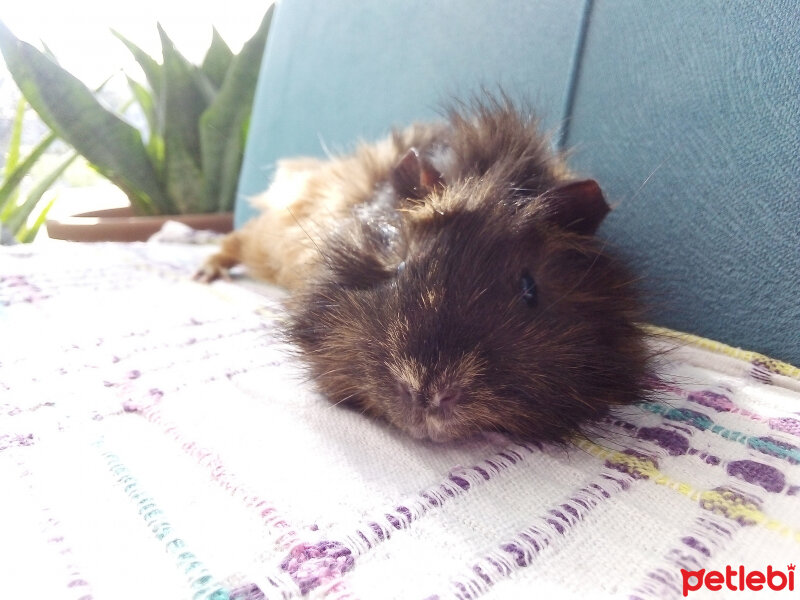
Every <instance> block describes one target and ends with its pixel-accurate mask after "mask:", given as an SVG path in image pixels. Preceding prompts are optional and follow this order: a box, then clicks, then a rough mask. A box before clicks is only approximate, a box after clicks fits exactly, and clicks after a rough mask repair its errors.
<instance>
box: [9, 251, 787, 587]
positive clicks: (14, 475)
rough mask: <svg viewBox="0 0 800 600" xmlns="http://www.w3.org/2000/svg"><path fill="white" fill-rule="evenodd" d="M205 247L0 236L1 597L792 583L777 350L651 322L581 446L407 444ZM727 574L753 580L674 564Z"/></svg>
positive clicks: (783, 379) (783, 400) (783, 382)
mask: <svg viewBox="0 0 800 600" xmlns="http://www.w3.org/2000/svg"><path fill="white" fill-rule="evenodd" d="M209 251H210V249H209V248H207V247H198V246H191V245H183V244H166V243H162V244H158V243H150V244H133V245H124V244H104V245H78V244H73V245H70V244H53V245H42V246H39V247H14V248H10V249H3V250H2V252H1V253H0V332H1V333H0V340H1V341H2V343H0V486H2V488H1V489H2V493H0V574H2V576H0V584H1V585H2V588H0V589H2V590H3V597H7V598H48V599H60V598H68V599H76V600H77V599H89V598H96V599H102V598H111V599H113V600H120V599H126V598H130V599H134V598H136V599H140V598H150V599H161V598H164V599H181V598H193V599H198V600H199V599H204V598H209V599H215V600H218V599H223V598H238V599H256V598H263V597H266V598H290V597H299V596H302V595H306V596H308V597H313V598H322V597H325V598H360V599H362V600H373V599H380V598H420V599H422V598H441V599H444V598H478V597H483V598H528V597H541V598H562V597H579V598H582V599H586V598H603V597H624V598H641V599H656V598H659V599H660V598H681V597H683V593H684V592H687V593H688V596H689V597H696V598H702V597H711V598H723V597H728V596H731V597H735V598H744V597H756V598H758V597H761V596H762V595H765V596H769V595H770V594H775V597H787V598H789V597H796V595H797V593H798V591H797V590H800V578H798V582H797V584H795V580H794V570H793V569H789V565H790V564H791V565H795V564H797V563H798V561H800V378H798V371H797V370H796V369H794V368H793V367H790V366H789V365H784V364H780V363H776V362H774V361H770V360H769V359H767V358H766V357H762V356H759V355H754V354H751V353H743V352H741V351H735V350H732V349H729V348H727V347H724V346H722V345H719V344H715V343H713V342H709V341H707V340H699V339H695V338H691V337H687V336H682V335H679V334H675V335H672V334H669V332H664V331H653V332H652V333H653V338H652V343H653V344H654V345H655V346H658V347H660V348H671V347H673V346H674V347H675V348H674V349H673V350H671V351H670V352H667V353H666V354H664V355H663V358H662V359H661V364H660V366H659V368H660V377H659V379H658V381H657V382H656V383H655V385H656V386H657V388H658V391H657V393H656V394H655V397H654V400H653V402H652V403H650V404H646V405H641V406H632V407H626V408H624V409H620V410H618V411H617V412H615V413H614V414H613V415H612V416H611V417H609V418H608V419H606V420H605V421H604V422H602V423H598V424H597V426H596V427H595V428H594V432H593V435H592V436H591V439H590V440H575V443H574V444H573V445H572V446H571V447H570V448H567V449H558V448H549V447H540V446H538V445H535V444H526V445H519V444H514V443H511V442H509V441H507V440H504V439H502V438H498V437H487V438H486V439H477V440H471V441H469V442H462V443H454V444H445V445H440V444H434V443H420V442H418V441H414V440H412V439H409V438H408V437H406V436H404V435H402V434H401V433H399V432H397V431H395V430H394V429H392V428H390V427H387V426H385V425H383V424H381V423H378V422H374V421H371V420H368V419H366V418H365V417H363V416H361V415H359V414H357V413H355V412H353V411H349V410H345V409H341V408H336V407H332V406H330V405H329V403H327V402H326V401H325V399H324V398H321V397H320V396H319V395H318V394H316V393H315V392H314V391H313V387H312V385H311V384H310V383H309V382H307V381H305V380H304V376H303V372H302V370H301V369H300V368H299V366H298V365H297V364H296V363H294V362H293V360H292V359H291V358H290V355H289V353H288V352H287V350H288V349H287V348H285V347H284V346H282V343H281V342H280V336H279V335H278V334H279V327H280V318H281V315H282V311H281V305H280V297H281V293H280V292H279V291H278V290H274V289H271V288H268V287H266V286H261V285H257V284H254V283H253V282H251V281H248V280H239V281H238V282H234V283H227V282H218V283H215V284H213V285H210V286H205V285H201V284H196V283H193V282H192V281H191V280H190V277H189V276H190V275H191V273H192V272H193V270H194V269H195V267H196V266H197V265H198V264H199V263H200V261H201V259H202V257H203V256H204V255H205V254H206V253H208V252H209ZM728 567H730V568H731V569H732V571H731V572H732V573H733V575H730V574H728V582H727V583H729V584H730V585H733V586H738V585H740V583H741V585H742V586H744V583H745V582H744V581H743V580H744V579H749V578H746V577H745V576H744V574H743V573H745V572H746V573H751V572H753V571H759V572H761V573H763V574H767V575H769V573H772V575H771V577H772V579H771V580H769V581H768V582H767V583H763V585H762V587H764V588H765V589H764V590H762V591H761V592H759V591H755V588H753V587H751V588H748V590H745V591H744V592H742V591H738V588H735V589H737V591H731V587H726V583H725V582H723V583H722V584H721V586H722V588H721V590H720V591H712V590H713V589H714V587H713V586H714V585H716V584H715V581H716V580H715V579H713V578H706V579H705V580H701V579H698V578H697V577H696V576H691V577H688V579H687V576H686V575H684V573H682V569H683V570H684V571H685V572H688V571H693V572H697V571H700V570H701V569H705V571H704V572H703V573H708V572H712V571H719V572H720V573H721V574H722V576H723V577H725V576H726V568H728ZM740 567H742V568H743V571H741V572H740ZM768 569H771V570H769V571H768ZM778 571H779V572H780V576H779V575H778V574H777V572H778ZM700 577H701V578H702V577H703V575H702V574H701V575H700ZM781 577H782V578H783V579H781ZM740 580H742V581H740ZM752 581H753V582H756V583H754V585H757V581H758V578H757V577H756V578H754V579H753V580H752ZM781 581H783V582H784V588H783V590H782V591H778V592H771V591H770V590H769V589H767V588H768V586H769V585H770V583H771V584H774V586H776V587H779V584H780V583H781ZM790 587H794V591H790ZM748 594H751V595H752V596H748ZM770 597H772V596H770Z"/></svg>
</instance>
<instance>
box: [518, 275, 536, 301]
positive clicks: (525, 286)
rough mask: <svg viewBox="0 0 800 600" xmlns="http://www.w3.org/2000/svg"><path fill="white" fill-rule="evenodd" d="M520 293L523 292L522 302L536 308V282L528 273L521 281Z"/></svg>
mask: <svg viewBox="0 0 800 600" xmlns="http://www.w3.org/2000/svg"><path fill="white" fill-rule="evenodd" d="M519 286H520V291H521V292H522V300H523V301H524V302H525V304H527V305H528V306H536V299H537V295H538V294H537V292H536V282H535V281H534V280H533V277H531V275H530V273H528V272H527V271H526V272H525V273H523V274H522V277H521V278H520V280H519Z"/></svg>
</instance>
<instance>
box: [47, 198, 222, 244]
mask: <svg viewBox="0 0 800 600" xmlns="http://www.w3.org/2000/svg"><path fill="white" fill-rule="evenodd" d="M167 221H178V222H179V223H183V224H184V225H188V226H189V227H192V228H193V229H201V230H211V231H216V232H218V233H228V232H230V231H232V230H233V213H232V212H225V213H203V214H185V215H146V216H137V215H135V214H134V213H133V210H132V209H131V207H130V206H125V207H122V208H107V209H102V210H93V211H89V212H83V213H78V214H76V215H73V216H69V217H64V218H59V219H48V220H47V234H48V236H49V237H50V238H52V239H57V240H69V241H76V242H137V241H146V240H147V239H148V238H149V237H150V236H151V235H153V234H154V233H157V232H158V231H160V230H161V227H162V226H163V225H164V223H166V222H167Z"/></svg>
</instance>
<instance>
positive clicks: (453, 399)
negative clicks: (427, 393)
mask: <svg viewBox="0 0 800 600" xmlns="http://www.w3.org/2000/svg"><path fill="white" fill-rule="evenodd" d="M461 395H462V394H461V390H460V389H459V388H457V387H446V388H443V389H441V390H438V391H436V392H434V394H433V397H432V398H431V406H433V407H435V408H438V409H440V410H442V411H445V412H446V411H450V410H452V409H453V407H454V406H455V405H456V404H458V403H459V402H460V401H461Z"/></svg>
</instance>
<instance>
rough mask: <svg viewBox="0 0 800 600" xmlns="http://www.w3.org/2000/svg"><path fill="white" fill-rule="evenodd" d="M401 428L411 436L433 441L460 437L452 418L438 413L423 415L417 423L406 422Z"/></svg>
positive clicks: (444, 440)
mask: <svg viewBox="0 0 800 600" xmlns="http://www.w3.org/2000/svg"><path fill="white" fill-rule="evenodd" d="M400 428H401V429H402V430H403V431H405V432H406V433H408V434H409V435H410V436H411V437H413V438H416V439H418V440H431V441H432V442H451V441H453V440H455V439H458V438H459V437H462V436H460V435H459V434H458V431H457V430H456V428H455V427H454V426H453V421H452V419H449V418H446V417H441V416H438V415H431V414H429V415H423V416H422V418H421V419H420V420H419V421H417V422H415V423H404V424H403V425H401V426H400Z"/></svg>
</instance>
